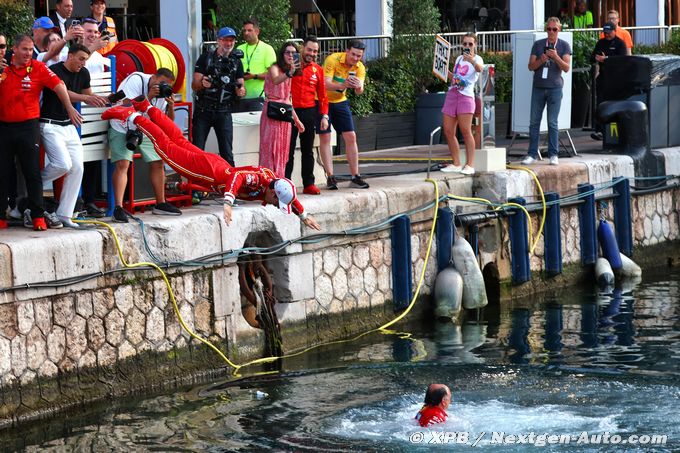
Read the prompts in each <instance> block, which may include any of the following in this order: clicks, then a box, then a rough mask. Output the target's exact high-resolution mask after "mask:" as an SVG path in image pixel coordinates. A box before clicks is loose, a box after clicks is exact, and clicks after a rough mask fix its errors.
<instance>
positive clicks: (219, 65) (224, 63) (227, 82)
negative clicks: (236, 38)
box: [205, 49, 243, 102]
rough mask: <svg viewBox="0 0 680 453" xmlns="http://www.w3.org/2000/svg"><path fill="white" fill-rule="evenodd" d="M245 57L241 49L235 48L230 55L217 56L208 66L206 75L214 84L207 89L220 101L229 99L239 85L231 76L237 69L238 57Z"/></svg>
mask: <svg viewBox="0 0 680 453" xmlns="http://www.w3.org/2000/svg"><path fill="white" fill-rule="evenodd" d="M240 58H243V51H242V50H241V49H234V50H232V51H231V53H230V54H229V55H228V56H226V57H225V56H215V60H214V61H213V62H212V63H211V64H210V65H209V66H208V70H207V74H206V76H207V77H209V78H210V83H211V84H212V86H211V87H210V88H208V89H207V90H205V91H206V92H207V93H209V94H211V95H212V96H215V97H217V98H218V100H219V102H223V101H225V100H227V99H229V98H230V97H231V96H232V95H233V94H234V90H235V89H236V88H238V87H237V85H236V80H232V78H231V76H232V74H233V73H234V72H235V71H236V68H237V67H238V66H237V64H238V63H237V61H238V59H240Z"/></svg>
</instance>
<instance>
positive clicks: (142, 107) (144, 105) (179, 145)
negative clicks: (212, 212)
mask: <svg viewBox="0 0 680 453" xmlns="http://www.w3.org/2000/svg"><path fill="white" fill-rule="evenodd" d="M132 104H133V107H126V106H122V105H121V106H117V107H113V108H110V109H108V110H106V111H105V112H104V113H103V114H102V119H117V120H120V121H124V122H126V123H127V127H128V128H130V129H138V130H139V131H140V132H142V133H143V134H144V135H146V136H147V137H148V138H149V140H150V141H151V142H152V143H153V146H154V148H155V150H156V152H157V153H158V155H159V156H160V157H161V159H163V161H164V162H165V163H166V164H168V165H169V166H170V167H172V168H173V169H174V170H175V171H176V172H177V173H179V174H180V175H182V176H184V177H185V178H187V179H188V180H189V181H190V182H192V183H194V184H196V185H200V186H201V188H207V189H209V190H211V191H213V192H219V193H223V194H224V221H225V222H226V223H227V225H229V224H231V220H232V206H233V204H234V200H235V199H236V198H239V199H242V200H261V201H263V202H264V203H263V204H264V205H266V204H273V205H275V206H277V207H278V208H279V209H281V210H282V211H283V212H285V213H287V214H289V213H291V212H293V213H294V214H296V215H297V216H298V217H299V218H300V220H301V221H302V222H303V223H304V224H305V225H306V226H307V227H309V228H312V229H315V230H320V227H319V224H318V223H317V222H316V220H314V218H313V217H311V216H309V215H308V214H307V213H306V212H305V209H304V207H303V206H302V204H301V203H300V201H299V200H298V199H297V193H296V191H295V186H294V185H293V183H292V182H291V181H290V180H289V179H286V178H276V175H275V174H274V172H272V171H271V170H270V169H268V168H264V167H255V166H247V167H232V166H231V165H229V163H228V162H227V161H226V160H224V159H223V158H221V157H220V156H218V155H216V154H212V153H206V152H204V151H203V150H201V149H200V148H198V147H196V146H194V145H192V144H191V142H189V141H188V140H187V139H186V138H185V137H184V135H183V134H182V131H180V130H179V128H178V127H177V126H176V125H175V123H174V122H173V121H171V120H170V119H169V118H168V117H167V116H166V115H164V114H163V112H162V111H161V110H159V109H157V108H156V107H153V106H151V104H150V103H149V101H148V100H147V99H141V98H137V99H135V100H134V101H132ZM140 112H142V113H146V114H147V115H148V116H149V118H145V117H144V116H142V115H141V113H140ZM199 190H200V189H199ZM204 190H205V189H204Z"/></svg>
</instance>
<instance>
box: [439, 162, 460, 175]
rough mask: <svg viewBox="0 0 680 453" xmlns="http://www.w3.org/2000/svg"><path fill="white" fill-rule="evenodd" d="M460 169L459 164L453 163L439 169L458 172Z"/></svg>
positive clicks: (445, 171)
mask: <svg viewBox="0 0 680 453" xmlns="http://www.w3.org/2000/svg"><path fill="white" fill-rule="evenodd" d="M461 170H462V168H461V166H460V165H453V164H449V165H447V166H446V167H442V168H441V171H443V172H444V173H460V171H461Z"/></svg>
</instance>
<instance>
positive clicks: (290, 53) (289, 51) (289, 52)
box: [283, 50, 297, 55]
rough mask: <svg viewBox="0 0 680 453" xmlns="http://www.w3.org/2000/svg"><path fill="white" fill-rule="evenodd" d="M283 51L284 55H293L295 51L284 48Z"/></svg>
mask: <svg viewBox="0 0 680 453" xmlns="http://www.w3.org/2000/svg"><path fill="white" fill-rule="evenodd" d="M283 53H284V54H286V55H295V54H296V53H297V52H296V51H295V50H286V51H285V52H283Z"/></svg>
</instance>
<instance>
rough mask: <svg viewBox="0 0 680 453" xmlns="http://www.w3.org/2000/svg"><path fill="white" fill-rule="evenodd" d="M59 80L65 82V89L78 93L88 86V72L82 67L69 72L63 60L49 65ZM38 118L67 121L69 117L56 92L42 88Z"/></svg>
mask: <svg viewBox="0 0 680 453" xmlns="http://www.w3.org/2000/svg"><path fill="white" fill-rule="evenodd" d="M50 69H51V70H52V72H54V73H55V74H56V75H57V76H58V77H59V78H60V79H61V80H63V81H64V83H65V84H66V89H67V90H69V91H73V92H74V93H78V94H80V93H81V92H82V91H83V90H86V89H88V88H90V73H89V72H88V70H87V69H85V68H83V69H81V70H80V71H79V72H71V71H69V70H68V69H66V66H65V65H64V62H63V61H61V62H59V63H56V64H53V65H52V66H50ZM40 118H46V119H51V120H57V121H67V120H68V119H69V117H68V114H67V113H66V109H65V108H64V106H63V105H62V103H61V101H60V100H59V97H57V93H55V92H54V91H52V90H48V89H45V90H43V101H42V106H41V107H40Z"/></svg>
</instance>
